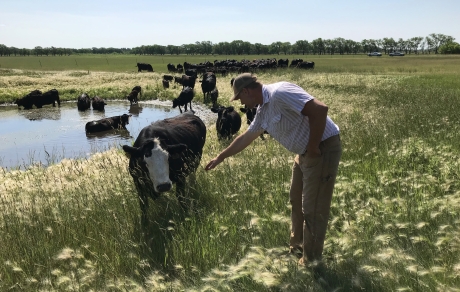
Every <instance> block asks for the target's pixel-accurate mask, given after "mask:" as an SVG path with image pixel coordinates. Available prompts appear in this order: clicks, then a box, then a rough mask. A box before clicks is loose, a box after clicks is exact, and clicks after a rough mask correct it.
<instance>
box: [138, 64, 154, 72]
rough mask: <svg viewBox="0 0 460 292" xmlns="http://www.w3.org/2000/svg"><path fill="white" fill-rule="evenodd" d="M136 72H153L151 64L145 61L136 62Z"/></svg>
mask: <svg viewBox="0 0 460 292" xmlns="http://www.w3.org/2000/svg"><path fill="white" fill-rule="evenodd" d="M136 66H137V72H141V71H142V70H146V71H149V72H153V68H152V65H150V64H147V63H137V65H136Z"/></svg>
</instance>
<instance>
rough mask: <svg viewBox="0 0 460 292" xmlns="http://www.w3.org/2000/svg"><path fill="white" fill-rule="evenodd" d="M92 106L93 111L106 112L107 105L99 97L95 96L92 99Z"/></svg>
mask: <svg viewBox="0 0 460 292" xmlns="http://www.w3.org/2000/svg"><path fill="white" fill-rule="evenodd" d="M91 102H92V103H91V104H92V106H93V110H98V111H103V110H104V106H106V105H107V104H106V103H105V101H104V100H103V99H102V98H100V97H99V96H95V97H93V98H92V99H91Z"/></svg>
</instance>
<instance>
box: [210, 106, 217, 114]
mask: <svg viewBox="0 0 460 292" xmlns="http://www.w3.org/2000/svg"><path fill="white" fill-rule="evenodd" d="M211 111H212V112H213V113H216V114H217V113H218V112H219V109H218V108H215V107H212V108H211Z"/></svg>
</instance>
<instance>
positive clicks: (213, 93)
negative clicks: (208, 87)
mask: <svg viewBox="0 0 460 292" xmlns="http://www.w3.org/2000/svg"><path fill="white" fill-rule="evenodd" d="M218 97H219V90H217V87H214V89H213V90H212V91H211V101H212V106H213V107H215V106H216V104H217V98H218Z"/></svg>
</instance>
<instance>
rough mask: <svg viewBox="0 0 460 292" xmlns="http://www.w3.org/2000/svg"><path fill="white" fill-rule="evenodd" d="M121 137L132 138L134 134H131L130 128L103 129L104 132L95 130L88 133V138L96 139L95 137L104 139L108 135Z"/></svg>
mask: <svg viewBox="0 0 460 292" xmlns="http://www.w3.org/2000/svg"><path fill="white" fill-rule="evenodd" d="M114 136H116V137H120V138H126V139H128V138H132V136H131V135H130V134H129V131H128V130H124V129H113V130H108V131H102V132H95V133H86V138H87V139H88V140H94V139H103V138H108V137H114Z"/></svg>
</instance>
